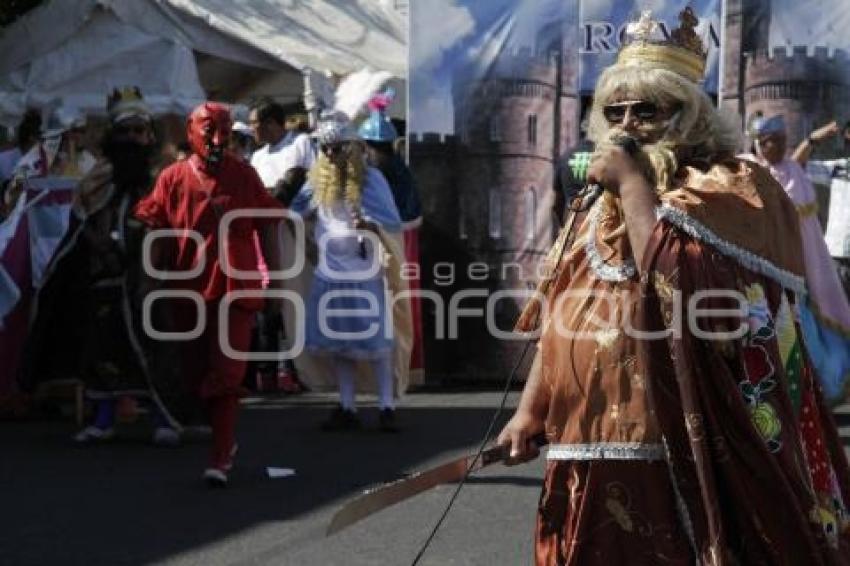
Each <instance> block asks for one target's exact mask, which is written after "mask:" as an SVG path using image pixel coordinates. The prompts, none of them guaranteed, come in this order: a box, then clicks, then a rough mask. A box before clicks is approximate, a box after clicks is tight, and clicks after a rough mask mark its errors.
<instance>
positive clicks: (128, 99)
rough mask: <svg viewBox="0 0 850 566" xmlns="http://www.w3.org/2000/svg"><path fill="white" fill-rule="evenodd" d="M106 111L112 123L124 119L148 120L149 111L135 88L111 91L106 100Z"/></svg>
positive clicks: (139, 91) (139, 92)
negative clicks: (137, 118)
mask: <svg viewBox="0 0 850 566" xmlns="http://www.w3.org/2000/svg"><path fill="white" fill-rule="evenodd" d="M106 111H107V112H108V113H109V117H110V118H111V119H112V121H113V122H120V121H121V120H124V119H126V118H130V117H139V118H145V119H148V120H149V119H150V110H149V109H148V105H147V104H146V103H145V99H144V97H143V96H142V91H141V90H139V87H137V86H125V87H122V88H121V89H117V88H116V89H113V90H112V93H111V94H110V95H109V96H108V97H107V98H106Z"/></svg>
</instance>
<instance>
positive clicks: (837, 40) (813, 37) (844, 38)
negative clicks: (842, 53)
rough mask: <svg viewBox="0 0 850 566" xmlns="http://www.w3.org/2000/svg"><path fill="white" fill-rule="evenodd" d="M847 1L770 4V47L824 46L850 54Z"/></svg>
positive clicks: (775, 0)
mask: <svg viewBox="0 0 850 566" xmlns="http://www.w3.org/2000/svg"><path fill="white" fill-rule="evenodd" d="M848 4H850V2H848V0H771V10H772V12H773V14H772V16H773V17H772V18H771V26H770V45H771V46H777V45H810V46H814V45H824V46H827V47H830V48H832V49H835V48H840V49H844V50H847V51H850V34H848V33H847V30H850V10H848Z"/></svg>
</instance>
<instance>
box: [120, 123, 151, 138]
mask: <svg viewBox="0 0 850 566" xmlns="http://www.w3.org/2000/svg"><path fill="white" fill-rule="evenodd" d="M114 131H115V133H116V134H118V135H119V136H126V135H128V134H135V135H137V136H141V135H143V134H144V133H145V132H147V131H148V127H147V126H145V125H143V124H139V125H136V126H115V130H114Z"/></svg>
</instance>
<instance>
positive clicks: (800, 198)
mask: <svg viewBox="0 0 850 566" xmlns="http://www.w3.org/2000/svg"><path fill="white" fill-rule="evenodd" d="M833 129H837V128H836V127H835V126H832V127H828V128H827V129H826V130H824V131H822V132H814V133H813V135H815V136H817V137H818V139H821V138H822V137H826V136H827V135H828V132H829V131H832V130H833ZM750 135H751V136H752V137H753V140H754V142H753V145H754V148H755V155H745V156H743V157H745V158H747V159H750V160H753V161H756V162H757V163H759V164H760V165H763V166H764V167H766V168H767V169H768V170H769V171H770V174H771V175H772V176H773V178H774V179H776V180H777V181H778V182H779V184H780V185H782V188H784V189H785V192H786V193H787V194H788V196H789V197H790V198H791V200H792V201H793V202H794V204H795V205H796V207H797V214H798V215H799V218H800V234H801V236H802V243H803V263H804V264H805V268H806V283H807V285H808V288H809V301H810V302H811V304H812V305H813V306H814V308H812V309H811V310H812V312H813V313H814V320H811V321H808V320H806V319H804V320H803V324H804V327H805V326H810V327H811V332H812V333H816V334H817V335H819V336H820V337H821V340H820V341H814V340H810V344H809V349H810V350H812V357H813V360H814V363H815V365H816V367H817V368H818V370H819V373H820V374H822V375H835V374H837V373H838V374H842V375H843V374H844V373H845V372H850V304H848V299H847V296H846V295H845V293H844V288H843V287H842V285H841V281H840V279H839V276H838V273H837V271H836V269H835V264H834V263H833V262H832V259H831V257H830V252H832V253H841V252H844V253H848V252H850V250H842V249H841V246H837V247H836V248H834V249H832V250H831V249H830V248H829V247H827V244H826V241H825V240H824V235H823V228H821V225H820V221H819V220H818V216H817V211H818V204H817V198H816V196H815V188H814V186H813V185H812V182H811V180H809V177H808V176H807V175H806V172H805V171H803V169H802V167H800V164H799V163H798V161H797V160H795V159H792V158H789V157H786V150H787V136H786V131H785V120H784V118H783V117H782V116H781V115H776V116H771V117H766V116H761V117H758V118H755V119H754V120H753V121H752V123H751V124H750ZM815 143H816V142H815ZM806 144H807V145H811V144H812V142H806ZM801 153H802V157H808V155H807V152H805V151H802V152H801ZM799 157H801V156H800V155H798V158H799ZM811 165H812V168H813V169H815V168H816V166H815V164H811ZM837 197H838V199H837V200H840V197H841V195H840V194H838V195H837ZM841 221H846V219H845V218H841ZM842 228H846V227H842ZM820 342H822V343H823V344H824V348H825V350H826V351H819V350H818V349H817V344H818V343H820Z"/></svg>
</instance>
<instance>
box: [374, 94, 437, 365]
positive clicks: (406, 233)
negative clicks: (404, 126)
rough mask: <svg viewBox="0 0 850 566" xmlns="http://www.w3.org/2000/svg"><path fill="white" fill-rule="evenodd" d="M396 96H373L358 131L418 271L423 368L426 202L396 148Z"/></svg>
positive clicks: (415, 356) (418, 345)
mask: <svg viewBox="0 0 850 566" xmlns="http://www.w3.org/2000/svg"><path fill="white" fill-rule="evenodd" d="M394 97H395V92H394V91H393V90H392V89H388V90H387V91H386V92H383V93H380V94H377V95H375V96H374V97H372V99H371V100H370V101H369V103H368V108H369V110H370V112H369V116H368V118H366V120H364V121H363V123H362V124H361V125H360V128H359V130H358V135H359V136H360V139H362V140H363V141H364V142H365V143H366V161H367V162H368V163H369V165H371V166H372V167H375V168H377V169H378V170H379V171H380V172H381V173H382V174H383V175H384V177H385V178H386V180H387V183H388V184H389V186H390V190H391V191H392V192H393V201H395V204H396V208H398V212H399V215H400V216H401V222H402V230H403V232H402V236H403V238H404V259H405V262H406V266H405V267H406V270H408V273H409V274H411V275H415V276H411V277H409V278H408V280H407V284H408V287H409V289H410V290H411V291H413V293H414V294H413V295H412V296H411V298H410V308H411V311H412V312H411V314H412V316H413V320H412V323H413V350H412V352H411V359H410V369H411V371H422V369H423V366H424V353H423V350H422V305H421V301H420V300H419V297H418V296H417V295H416V292H417V291H418V290H419V288H420V282H419V277H418V273H419V227H420V226H421V225H422V205H421V203H420V201H419V190H418V189H417V187H416V181H415V180H414V178H413V175H412V174H411V172H410V168H409V167H408V166H407V164H406V163H405V162H404V160H403V159H402V157H401V156H400V155H399V154H398V153H397V152H396V151H395V150H394V148H393V144H394V143H395V141H396V140H397V139H398V137H399V136H398V132H397V131H396V129H395V126H393V123H392V121H390V119H389V117H388V116H387V115H386V110H387V108H388V107H389V105H390V104H392V102H393V99H394Z"/></svg>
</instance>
